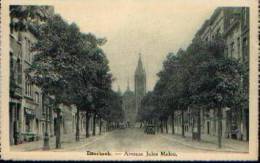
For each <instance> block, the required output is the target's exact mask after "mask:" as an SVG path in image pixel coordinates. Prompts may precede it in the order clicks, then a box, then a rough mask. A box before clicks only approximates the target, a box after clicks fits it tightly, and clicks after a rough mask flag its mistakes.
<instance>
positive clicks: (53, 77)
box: [28, 15, 84, 148]
mask: <svg viewBox="0 0 260 163" xmlns="http://www.w3.org/2000/svg"><path fill="white" fill-rule="evenodd" d="M72 36H73V37H72ZM79 36H80V33H79V29H78V28H77V27H76V26H75V25H74V24H72V25H69V24H68V23H66V22H65V21H64V20H63V19H62V18H61V17H60V16H58V15H55V16H53V17H52V18H50V19H48V20H47V22H46V23H45V24H43V25H41V27H40V30H39V33H38V37H37V39H38V41H37V43H36V45H35V46H34V47H33V51H34V52H35V53H36V54H35V56H34V60H33V63H32V66H31V67H30V68H29V70H28V72H30V73H31V79H32V81H33V82H34V83H35V84H36V85H38V86H39V87H40V88H41V89H42V93H43V101H44V100H45V97H46V96H48V95H52V96H54V99H55V105H54V108H53V109H54V111H56V112H57V115H58V117H57V120H58V121H57V122H58V123H57V128H56V129H57V134H56V140H57V141H56V148H60V147H61V144H60V123H59V119H60V109H59V108H58V105H59V104H60V103H68V100H69V99H71V97H68V96H70V95H71V94H70V93H68V92H67V91H68V90H69V89H68V88H69V86H70V84H68V83H69V82H71V80H69V76H70V74H69V73H68V72H71V71H70V70H71V68H72V67H73V66H74V65H75V64H74V62H75V59H77V60H79V55H78V50H80V49H81V48H82V47H83V46H84V43H83V42H82V40H81V39H80V37H79ZM70 104H72V103H70Z"/></svg>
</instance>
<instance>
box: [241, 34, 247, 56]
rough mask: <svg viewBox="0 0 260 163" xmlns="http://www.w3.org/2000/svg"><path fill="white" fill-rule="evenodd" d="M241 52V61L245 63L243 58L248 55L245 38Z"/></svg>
mask: <svg viewBox="0 0 260 163" xmlns="http://www.w3.org/2000/svg"><path fill="white" fill-rule="evenodd" d="M242 50H243V54H242V57H243V61H245V56H247V55H248V40H247V38H244V39H243V44H242Z"/></svg>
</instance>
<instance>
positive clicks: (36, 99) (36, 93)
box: [35, 92, 40, 103]
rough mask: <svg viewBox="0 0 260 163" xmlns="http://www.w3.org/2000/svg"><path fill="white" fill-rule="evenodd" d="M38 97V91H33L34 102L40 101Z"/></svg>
mask: <svg viewBox="0 0 260 163" xmlns="http://www.w3.org/2000/svg"><path fill="white" fill-rule="evenodd" d="M39 99H40V98H39V93H38V92H35V102H36V103H39V102H40V100H39Z"/></svg>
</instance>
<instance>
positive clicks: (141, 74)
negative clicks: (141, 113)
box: [135, 54, 146, 112]
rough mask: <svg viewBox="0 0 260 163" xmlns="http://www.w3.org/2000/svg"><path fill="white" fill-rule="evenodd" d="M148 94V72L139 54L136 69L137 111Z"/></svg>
mask: <svg viewBox="0 0 260 163" xmlns="http://www.w3.org/2000/svg"><path fill="white" fill-rule="evenodd" d="M145 94H146V73H145V69H144V67H143V63H142V59H141V54H139V60H138V64H137V67H136V70H135V107H136V112H138V110H139V109H140V107H141V100H142V98H143V97H144V96H145Z"/></svg>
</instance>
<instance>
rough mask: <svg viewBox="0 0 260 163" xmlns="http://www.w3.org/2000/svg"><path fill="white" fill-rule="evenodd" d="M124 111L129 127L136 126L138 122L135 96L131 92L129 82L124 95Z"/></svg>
mask: <svg viewBox="0 0 260 163" xmlns="http://www.w3.org/2000/svg"><path fill="white" fill-rule="evenodd" d="M122 99H123V110H124V114H125V121H126V123H127V125H128V126H134V124H135V121H136V116H137V112H136V108H135V94H134V92H133V91H131V90H130V87H129V81H128V83H127V89H126V91H125V93H124V94H123V98H122Z"/></svg>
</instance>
